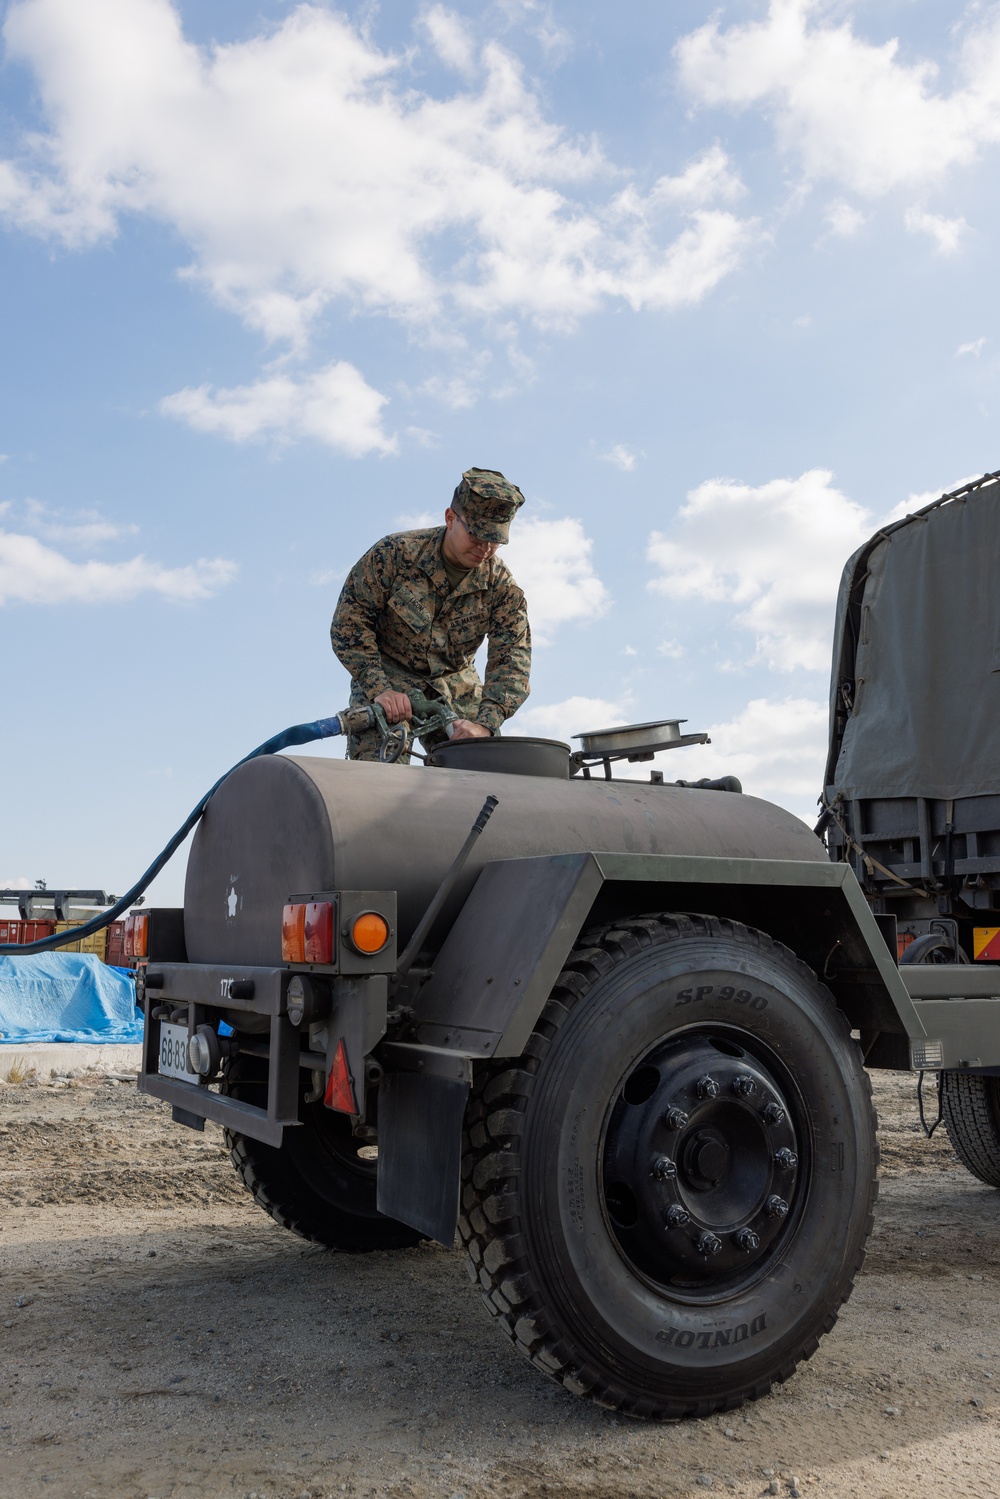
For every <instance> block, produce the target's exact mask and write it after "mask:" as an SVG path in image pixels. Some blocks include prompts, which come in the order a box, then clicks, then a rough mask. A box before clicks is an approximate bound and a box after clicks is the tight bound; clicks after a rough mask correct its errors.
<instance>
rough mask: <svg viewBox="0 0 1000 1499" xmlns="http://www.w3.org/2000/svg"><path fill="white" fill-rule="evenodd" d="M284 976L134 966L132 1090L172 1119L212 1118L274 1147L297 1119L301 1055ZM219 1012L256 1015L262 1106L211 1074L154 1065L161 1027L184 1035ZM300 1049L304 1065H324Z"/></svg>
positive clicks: (195, 1123)
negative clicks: (139, 1037)
mask: <svg viewBox="0 0 1000 1499" xmlns="http://www.w3.org/2000/svg"><path fill="white" fill-rule="evenodd" d="M291 977H292V975H291V974H290V973H289V971H288V970H287V969H282V968H234V967H227V968H218V967H215V966H211V965H207V964H199V963H158V964H156V965H147V967H146V968H145V969H144V970H140V971H139V972H138V973H137V976H136V989H137V999H138V1000H139V1002H140V1004H141V1005H142V1009H143V1014H144V1017H145V1019H144V1026H143V1041H142V1064H141V1068H140V1071H139V1077H138V1090H139V1092H140V1093H146V1094H148V1095H149V1096H150V1097H151V1098H159V1099H162V1100H163V1102H164V1103H168V1104H170V1106H171V1109H172V1113H173V1119H174V1123H175V1124H185V1125H188V1126H189V1127H190V1128H193V1129H204V1127H205V1120H206V1119H211V1120H212V1121H213V1122H214V1123H216V1124H221V1125H222V1126H223V1127H224V1128H226V1129H231V1130H233V1131H234V1132H236V1133H238V1134H243V1135H250V1136H251V1137H252V1138H253V1139H255V1140H260V1141H262V1142H263V1143H264V1144H266V1145H273V1146H275V1148H278V1147H280V1145H281V1143H282V1139H283V1137H284V1132H285V1129H286V1128H288V1127H289V1126H290V1125H296V1124H298V1123H299V1119H298V1098H299V1069H300V1066H301V1065H302V1056H303V1053H302V1044H301V1037H300V1033H299V1030H298V1029H297V1028H296V1027H295V1026H294V1025H292V1023H291V1021H290V1020H289V1018H288V1013H287V1007H286V994H287V988H288V980H289V979H290V978H291ZM220 1010H224V1011H225V1012H226V1013H227V1014H228V1015H230V1016H231V1017H232V1018H238V1015H239V1014H240V1013H244V1014H246V1015H248V1016H249V1015H253V1016H255V1017H258V1018H256V1019H255V1021H254V1025H255V1027H256V1028H260V1029H261V1035H260V1040H259V1042H255V1043H254V1050H255V1054H257V1052H258V1049H259V1051H260V1052H262V1053H263V1054H264V1055H265V1056H266V1057H267V1061H268V1069H267V1104H266V1106H265V1107H263V1108H258V1107H256V1106H255V1105H253V1104H248V1103H243V1102H242V1101H241V1100H239V1099H236V1098H231V1097H229V1096H228V1095H227V1094H226V1093H225V1092H224V1091H222V1090H223V1089H224V1087H225V1084H224V1081H223V1080H222V1079H220V1078H218V1077H216V1078H212V1079H209V1078H203V1077H198V1075H197V1074H191V1081H186V1080H185V1079H183V1078H179V1077H175V1076H167V1075H164V1073H163V1072H162V1071H161V1061H162V1060H163V1059H162V1055H161V1045H160V1041H161V1027H162V1026H163V1025H164V1024H170V1023H173V1024H174V1025H175V1026H179V1025H183V1026H186V1029H187V1036H188V1039H190V1038H191V1037H193V1036H194V1035H195V1034H196V1033H197V1030H198V1026H199V1025H203V1024H206V1023H209V1024H212V1023H214V1022H216V1021H217V1019H218V1017H219V1012H220ZM234 1012H236V1014H235V1015H234ZM305 1055H306V1065H310V1064H311V1063H312V1062H315V1064H316V1065H317V1066H325V1065H326V1058H325V1055H324V1056H317V1057H315V1058H312V1057H311V1056H310V1054H309V1053H308V1052H307V1053H306V1054H305Z"/></svg>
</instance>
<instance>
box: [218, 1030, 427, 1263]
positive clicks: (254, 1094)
mask: <svg viewBox="0 0 1000 1499" xmlns="http://www.w3.org/2000/svg"><path fill="white" fill-rule="evenodd" d="M225 1091H226V1092H227V1093H229V1094H230V1095H231V1096H232V1097H234V1098H240V1099H242V1100H243V1101H244V1102H246V1103H253V1104H257V1105H258V1106H260V1107H263V1106H264V1104H265V1103H266V1100H267V1083H266V1073H265V1070H264V1064H263V1063H262V1062H261V1061H260V1060H258V1059H257V1058H255V1057H248V1056H243V1057H238V1058H237V1059H236V1061H235V1062H234V1063H231V1064H230V1068H229V1073H228V1076H227V1078H226V1082H225ZM302 1091H303V1092H305V1086H304V1085H303V1090H302ZM299 1117H300V1119H301V1120H302V1123H301V1124H300V1125H299V1126H298V1128H296V1129H289V1130H286V1131H285V1139H284V1144H283V1145H282V1146H281V1149H280V1150H276V1149H275V1147H274V1146H273V1145H264V1144H262V1142H261V1141H260V1140H252V1139H251V1138H250V1137H249V1135H239V1134H236V1133H235V1132H234V1131H233V1130H228V1129H227V1130H226V1132H225V1135H226V1144H227V1145H228V1147H229V1154H230V1156H231V1158H232V1162H233V1165H234V1166H235V1167H236V1171H237V1174H238V1175H239V1176H240V1177H241V1179H242V1181H243V1185H244V1186H245V1187H246V1189H247V1191H248V1192H249V1193H250V1195H251V1197H252V1198H253V1199H254V1201H255V1202H256V1203H257V1204H258V1206H260V1207H262V1208H263V1209H264V1211H265V1213H269V1214H270V1216H271V1217H272V1218H273V1219H274V1221H275V1223H280V1224H281V1226H282V1228H288V1229H291V1231H292V1233H295V1234H301V1236H302V1237H303V1238H304V1239H311V1240H312V1241H313V1242H314V1243H316V1244H325V1245H326V1246H327V1248H329V1249H345V1250H351V1251H359V1250H366V1249H406V1248H408V1247H409V1246H410V1245H412V1244H419V1243H420V1241H421V1239H422V1237H423V1235H422V1234H419V1233H417V1232H416V1230H415V1229H412V1228H408V1227H407V1225H406V1224H405V1223H397V1222H396V1220H395V1219H394V1218H386V1217H384V1216H383V1214H382V1213H380V1212H379V1211H378V1209H377V1208H376V1206H375V1175H376V1169H377V1168H376V1164H375V1162H374V1161H367V1160H363V1159H362V1158H361V1157H359V1155H358V1151H359V1149H361V1148H362V1147H363V1146H364V1141H363V1140H357V1139H355V1138H354V1136H353V1135H352V1134H351V1122H350V1119H349V1118H348V1117H347V1115H346V1114H338V1113H335V1112H334V1111H333V1110H332V1109H328V1108H325V1107H324V1106H323V1104H322V1103H305V1102H304V1101H300V1103H299Z"/></svg>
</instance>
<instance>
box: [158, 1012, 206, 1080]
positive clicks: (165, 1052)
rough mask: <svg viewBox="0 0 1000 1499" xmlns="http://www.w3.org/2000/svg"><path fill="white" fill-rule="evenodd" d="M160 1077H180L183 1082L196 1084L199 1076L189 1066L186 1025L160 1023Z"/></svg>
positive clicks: (167, 1022) (162, 1021) (163, 1021)
mask: <svg viewBox="0 0 1000 1499" xmlns="http://www.w3.org/2000/svg"><path fill="white" fill-rule="evenodd" d="M160 1076H161V1077H179V1078H180V1079H181V1081H182V1082H185V1083H196V1082H197V1081H198V1074H197V1073H196V1072H192V1071H191V1068H190V1067H189V1066H188V1030H187V1026H186V1025H171V1024H170V1022H169V1021H168V1020H161V1021H160Z"/></svg>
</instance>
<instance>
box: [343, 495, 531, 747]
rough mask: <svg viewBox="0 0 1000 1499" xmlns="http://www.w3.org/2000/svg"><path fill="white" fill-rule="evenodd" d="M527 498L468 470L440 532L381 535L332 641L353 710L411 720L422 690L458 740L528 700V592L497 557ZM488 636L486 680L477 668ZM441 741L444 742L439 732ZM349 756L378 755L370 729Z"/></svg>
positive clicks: (357, 572) (489, 728) (353, 742)
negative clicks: (448, 711)
mask: <svg viewBox="0 0 1000 1499" xmlns="http://www.w3.org/2000/svg"><path fill="white" fill-rule="evenodd" d="M523 503H524V496H523V495H522V493H521V491H520V490H519V489H518V488H517V486H516V485H515V484H510V483H508V481H507V480H506V479H505V478H504V476H503V474H501V473H497V472H496V471H495V470H493V469H483V468H470V469H468V470H467V472H466V473H464V474H463V475H462V482H461V484H459V486H458V488H457V489H456V490H455V494H454V497H453V499H452V502H451V504H450V505H449V507H448V509H447V510H446V511H445V513H444V526H443V527H432V528H431V529H429V530H426V531H402V532H399V533H398V534H397V535H395V536H385V537H383V539H382V540H381V541H379V542H376V543H375V545H374V546H373V547H372V549H371V551H369V552H366V553H365V555H364V556H363V557H362V558H361V561H360V562H358V563H357V564H356V565H355V566H354V567H353V568H352V569H351V572H350V573H349V574H348V578H347V582H346V583H345V584H344V588H343V591H342V593H341V595H340V598H339V600H338V602H337V608H336V610H335V612H334V616H333V623H332V624H331V626H330V639H331V641H332V643H333V649H334V651H335V652H336V654H337V656H338V658H339V659H340V661H341V662H342V663H343V665H344V666H345V667H346V668H347V670H348V671H349V672H350V674H351V706H352V707H356V706H357V705H358V704H360V703H378V704H379V706H380V707H381V708H382V709H383V711H384V712H385V716H386V719H387V721H388V722H389V723H391V724H393V723H400V722H401V721H402V720H403V719H409V718H410V717H411V715H412V710H411V706H410V700H409V698H408V697H407V695H406V694H407V691H408V689H410V688H419V689H420V690H421V691H423V692H425V693H427V695H428V696H430V697H431V698H436V699H438V700H439V701H443V702H446V703H449V704H451V706H452V707H453V708H454V709H455V710H456V711H457V712H458V713H459V714H460V717H459V719H458V721H457V722H456V723H454V724H453V725H452V737H453V738H455V739H478V738H482V737H484V736H488V735H490V734H495V733H496V732H497V730H498V729H499V728H500V725H501V724H502V723H503V722H504V720H505V719H508V718H510V716H511V714H512V713H514V712H516V710H517V709H518V708H519V707H520V706H521V704H522V703H523V702H524V700H525V698H526V697H527V696H528V673H529V670H530V666H531V632H530V630H529V628H528V615H527V611H526V608H525V602H524V594H523V593H522V592H521V590H520V588H518V586H517V584H516V583H515V582H514V579H513V578H512V577H511V575H510V572H509V570H508V569H507V567H506V566H505V565H504V563H503V562H501V561H500V558H499V557H498V556H497V555H496V550H497V547H499V546H503V544H504V542H506V541H507V539H508V533H509V530H510V523H511V520H512V519H513V517H514V515H515V514H516V512H517V510H518V508H519V507H520V506H521V505H522V504H523ZM487 639H488V640H489V651H488V655H487V659H486V675H485V680H484V681H480V680H479V674H478V672H477V671H476V668H475V665H474V658H475V654H476V651H477V650H478V649H479V647H480V646H481V645H482V643H483V641H484V640H487ZM439 737H440V736H439ZM347 753H348V757H349V758H350V759H352V760H376V759H378V735H377V732H376V731H375V730H374V729H370V730H367V731H366V732H365V733H363V734H357V735H354V734H352V735H351V737H350V739H349V740H348V747H347Z"/></svg>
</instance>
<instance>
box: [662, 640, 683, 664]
mask: <svg viewBox="0 0 1000 1499" xmlns="http://www.w3.org/2000/svg"><path fill="white" fill-rule="evenodd" d="M656 654H657V655H658V656H666V658H667V660H668V661H679V660H680V659H681V657H682V656H683V654H684V647H683V646H682V645H681V643H680V641H678V640H661V641H660V643H659V645H658V646H657V647H656Z"/></svg>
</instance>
